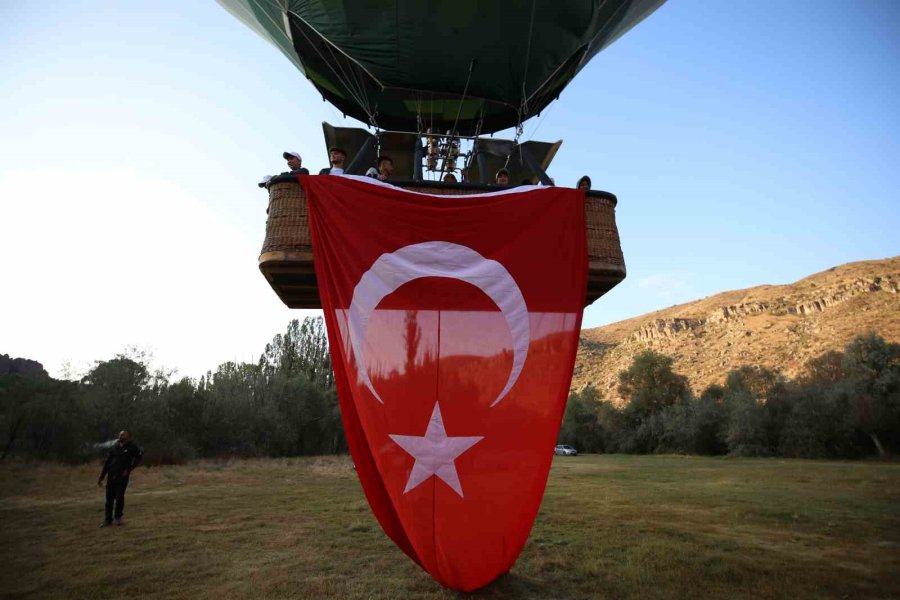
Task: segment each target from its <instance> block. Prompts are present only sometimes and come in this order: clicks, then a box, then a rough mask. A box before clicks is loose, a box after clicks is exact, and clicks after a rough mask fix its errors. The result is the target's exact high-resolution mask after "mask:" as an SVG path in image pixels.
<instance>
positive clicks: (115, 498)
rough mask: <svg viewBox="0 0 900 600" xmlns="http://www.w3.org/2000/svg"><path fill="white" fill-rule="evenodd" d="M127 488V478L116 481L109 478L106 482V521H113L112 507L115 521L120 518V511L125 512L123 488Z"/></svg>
mask: <svg viewBox="0 0 900 600" xmlns="http://www.w3.org/2000/svg"><path fill="white" fill-rule="evenodd" d="M127 487H128V478H127V477H120V478H118V479H113V478H111V477H110V478H109V479H107V480H106V521H107V522H109V521H112V520H113V505H115V509H116V511H115V515H116V518H117V519H121V518H122V511H124V510H125V488H127Z"/></svg>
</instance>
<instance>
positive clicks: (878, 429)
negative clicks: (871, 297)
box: [841, 331, 900, 456]
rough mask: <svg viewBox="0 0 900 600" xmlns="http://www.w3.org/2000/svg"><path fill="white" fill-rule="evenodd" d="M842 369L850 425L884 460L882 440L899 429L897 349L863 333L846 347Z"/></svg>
mask: <svg viewBox="0 0 900 600" xmlns="http://www.w3.org/2000/svg"><path fill="white" fill-rule="evenodd" d="M841 366H842V367H843V369H844V373H845V374H846V379H845V381H844V385H845V386H846V390H847V392H848V394H849V396H850V398H851V403H852V416H853V422H854V424H855V426H856V427H857V428H858V429H859V430H860V431H862V432H863V433H864V434H865V435H867V436H868V437H869V439H870V440H872V444H873V445H874V446H875V449H876V450H877V451H878V454H879V456H884V455H885V454H886V451H885V447H884V444H883V443H882V438H885V437H888V436H892V435H896V433H897V431H898V429H900V345H898V344H889V343H887V342H886V341H885V340H884V338H882V337H881V336H879V335H877V334H876V333H875V332H874V331H872V332H869V333H866V334H864V335H861V336H858V337H857V338H855V339H854V340H853V341H852V342H850V343H849V344H848V345H847V347H846V348H845V350H844V359H843V361H842V363H841Z"/></svg>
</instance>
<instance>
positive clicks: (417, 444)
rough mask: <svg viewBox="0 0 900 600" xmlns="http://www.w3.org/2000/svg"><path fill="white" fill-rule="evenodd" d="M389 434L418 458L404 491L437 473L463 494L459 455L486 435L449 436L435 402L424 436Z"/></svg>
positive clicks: (408, 452) (455, 490) (411, 454)
mask: <svg viewBox="0 0 900 600" xmlns="http://www.w3.org/2000/svg"><path fill="white" fill-rule="evenodd" d="M388 437H390V438H391V439H392V440H394V442H395V443H396V444H397V445H398V446H400V447H401V448H403V449H404V450H405V451H406V452H407V454H409V455H410V456H412V457H413V458H415V459H416V462H415V464H414V465H413V468H412V472H411V473H410V474H409V480H408V481H407V482H406V489H404V490H403V493H404V494H405V493H407V492H408V491H410V490H412V489H414V488H415V487H416V486H418V485H419V484H420V483H422V482H423V481H425V480H426V479H428V478H429V477H431V476H432V475H437V476H438V477H439V478H440V479H443V480H444V483H446V484H447V485H449V486H450V487H451V488H452V489H453V491H454V492H456V493H457V494H459V495H460V497H463V491H462V485H460V483H459V475H458V474H457V473H456V464H454V461H455V460H456V458H457V457H458V456H459V455H460V454H462V453H463V452H465V451H466V450H468V449H469V448H471V447H472V446H474V445H475V444H477V443H478V442H480V441H481V440H483V439H484V436H483V435H479V436H471V437H448V436H447V431H446V430H445V429H444V419H443V417H442V416H441V408H440V406H438V403H437V402H435V403H434V411H433V412H432V413H431V420H430V421H428V428H427V429H426V430H425V435H424V436H415V435H393V434H390V435H389V436H388Z"/></svg>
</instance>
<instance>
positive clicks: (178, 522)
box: [0, 456, 900, 600]
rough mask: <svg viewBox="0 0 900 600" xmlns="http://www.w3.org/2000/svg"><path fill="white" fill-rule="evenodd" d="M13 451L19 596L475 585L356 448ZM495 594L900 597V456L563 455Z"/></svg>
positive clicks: (3, 476)
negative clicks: (358, 457)
mask: <svg viewBox="0 0 900 600" xmlns="http://www.w3.org/2000/svg"><path fill="white" fill-rule="evenodd" d="M98 471H99V468H97V467H94V466H91V467H65V466H58V465H38V466H35V465H26V464H23V463H16V462H12V463H7V464H3V465H0V565H2V567H0V598H109V597H126V596H127V597H130V598H145V597H148V598H191V599H202V598H404V599H405V598H456V597H462V596H463V595H461V594H456V593H453V592H449V591H447V590H444V589H442V588H441V587H440V586H438V585H437V584H436V583H435V582H433V581H432V580H431V578H430V577H429V576H428V575H427V574H425V573H424V572H423V571H421V570H420V569H419V568H418V567H416V566H415V565H414V564H413V563H412V562H411V561H410V560H409V559H408V558H406V556H405V555H403V554H402V553H401V552H400V551H399V550H398V549H397V548H395V547H394V545H393V543H392V542H390V540H388V539H387V537H386V536H385V535H384V534H383V533H382V532H381V529H380V527H379V526H378V524H377V523H376V521H375V519H374V517H373V516H372V514H371V512H370V511H369V508H368V505H367V504H366V502H365V499H364V498H363V495H362V492H361V490H360V487H359V484H358V482H357V480H356V475H355V473H354V472H353V470H352V468H351V464H350V461H349V459H348V458H347V457H327V458H310V459H291V460H259V461H233V462H228V463H196V464H192V465H188V466H181V467H156V468H148V469H143V468H142V469H139V470H138V471H137V472H136V473H135V475H134V477H133V478H132V482H131V485H130V488H129V491H128V496H127V507H126V519H127V521H128V524H127V525H126V526H125V527H120V528H107V529H99V528H98V525H99V524H100V522H101V521H102V515H103V511H102V504H103V491H102V490H101V489H100V488H97V487H96V485H95V482H96V478H97V474H98ZM472 595H473V596H476V597H484V598H642V599H643V598H729V599H730V598H790V599H791V600H800V599H802V598H900V464H896V463H872V462H823V461H794V460H777V459H756V460H754V459H721V458H699V457H677V456H579V457H571V458H570V457H556V459H555V463H554V466H553V471H552V473H551V476H550V483H549V486H548V489H547V494H546V497H545V499H544V503H543V506H542V508H541V512H540V514H539V516H538V519H537V524H536V526H535V529H534V531H533V532H532V535H531V539H530V540H529V542H528V544H527V546H526V547H525V550H524V551H523V553H522V555H521V557H520V559H519V562H518V563H517V564H516V566H515V567H514V568H513V570H512V572H511V573H510V574H509V575H508V576H506V577H504V578H501V579H500V580H498V581H497V582H495V583H493V584H492V585H490V586H488V587H487V588H485V589H483V590H481V591H480V592H477V593H475V594H472Z"/></svg>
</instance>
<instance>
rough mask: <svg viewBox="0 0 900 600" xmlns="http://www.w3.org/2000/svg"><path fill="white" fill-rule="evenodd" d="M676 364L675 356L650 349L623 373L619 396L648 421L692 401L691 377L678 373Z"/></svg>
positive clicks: (635, 412) (635, 414)
mask: <svg viewBox="0 0 900 600" xmlns="http://www.w3.org/2000/svg"><path fill="white" fill-rule="evenodd" d="M672 362H673V361H672V358H671V357H668V356H665V355H662V354H657V353H655V352H653V351H652V350H647V351H645V352H642V353H640V354H638V355H637V356H635V357H634V361H633V362H632V363H631V366H630V367H628V369H627V370H625V371H622V372H621V373H619V395H620V396H622V397H623V398H626V399H627V400H628V412H629V413H630V414H631V415H634V416H636V417H638V418H644V417H647V416H649V415H651V414H654V413H656V412H658V411H660V410H662V409H663V408H665V407H666V406H671V405H673V404H676V403H678V402H684V401H687V400H688V399H689V398H690V388H689V387H688V382H687V377H685V376H684V375H679V374H678V373H675V372H674V371H673V370H672Z"/></svg>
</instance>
